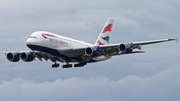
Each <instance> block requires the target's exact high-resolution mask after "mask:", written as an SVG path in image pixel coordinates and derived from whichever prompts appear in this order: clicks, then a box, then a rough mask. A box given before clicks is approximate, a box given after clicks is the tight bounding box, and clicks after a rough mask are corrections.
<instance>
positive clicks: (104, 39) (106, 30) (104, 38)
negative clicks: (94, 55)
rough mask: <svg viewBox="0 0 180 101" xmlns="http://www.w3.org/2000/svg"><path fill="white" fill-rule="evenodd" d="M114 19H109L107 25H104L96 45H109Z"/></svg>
mask: <svg viewBox="0 0 180 101" xmlns="http://www.w3.org/2000/svg"><path fill="white" fill-rule="evenodd" d="M113 22H114V20H113V19H108V20H107V22H106V24H105V26H104V27H103V29H102V31H101V33H100V35H99V37H98V39H97V41H96V43H95V45H96V46H98V45H107V44H109V39H110V35H111V30H112V26H113Z"/></svg>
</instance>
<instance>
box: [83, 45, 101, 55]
mask: <svg viewBox="0 0 180 101" xmlns="http://www.w3.org/2000/svg"><path fill="white" fill-rule="evenodd" d="M85 54H86V55H87V56H98V55H99V50H98V49H96V48H94V47H88V48H86V50H85Z"/></svg>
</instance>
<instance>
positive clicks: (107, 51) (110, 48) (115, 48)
mask: <svg viewBox="0 0 180 101" xmlns="http://www.w3.org/2000/svg"><path fill="white" fill-rule="evenodd" d="M177 39H178V38H176V39H161V40H151V41H141V42H132V43H127V44H124V45H127V47H128V46H129V47H132V49H139V50H141V45H149V44H155V43H161V42H167V41H173V40H176V41H177ZM120 45H121V44H108V45H100V46H95V48H97V49H98V50H99V51H100V53H101V55H106V56H114V55H124V54H132V53H143V52H144V51H132V52H126V51H123V52H122V51H120Z"/></svg>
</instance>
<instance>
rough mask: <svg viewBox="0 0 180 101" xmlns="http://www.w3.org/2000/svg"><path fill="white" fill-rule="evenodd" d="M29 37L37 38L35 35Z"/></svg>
mask: <svg viewBox="0 0 180 101" xmlns="http://www.w3.org/2000/svg"><path fill="white" fill-rule="evenodd" d="M29 38H37V37H35V36H30V37H29Z"/></svg>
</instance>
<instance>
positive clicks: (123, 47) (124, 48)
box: [119, 44, 133, 53]
mask: <svg viewBox="0 0 180 101" xmlns="http://www.w3.org/2000/svg"><path fill="white" fill-rule="evenodd" d="M119 51H121V52H126V53H131V52H132V51H133V48H132V47H131V45H129V44H120V45H119Z"/></svg>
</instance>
